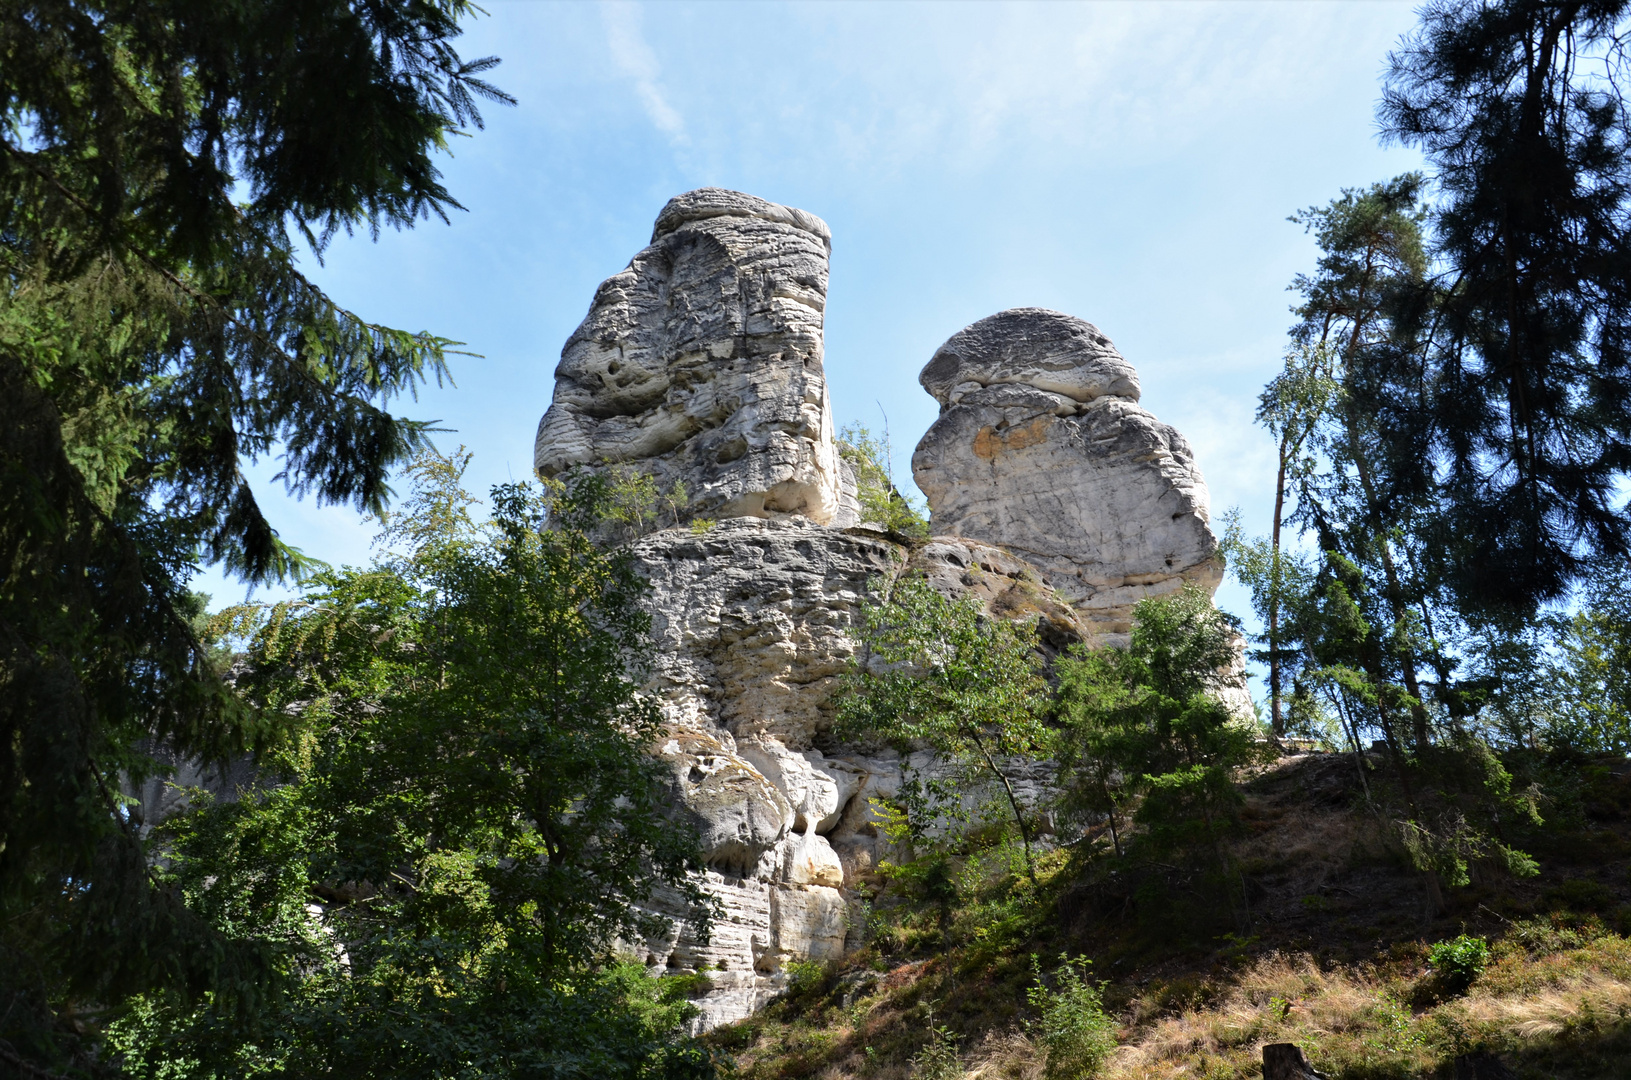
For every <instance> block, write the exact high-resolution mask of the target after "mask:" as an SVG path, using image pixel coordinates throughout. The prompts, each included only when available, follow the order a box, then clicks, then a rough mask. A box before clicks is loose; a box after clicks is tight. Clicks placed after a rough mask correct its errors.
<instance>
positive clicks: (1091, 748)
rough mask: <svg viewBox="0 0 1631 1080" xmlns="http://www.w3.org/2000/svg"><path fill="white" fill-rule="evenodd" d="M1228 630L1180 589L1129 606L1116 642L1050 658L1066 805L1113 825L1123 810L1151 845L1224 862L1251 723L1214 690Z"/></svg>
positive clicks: (1223, 617)
mask: <svg viewBox="0 0 1631 1080" xmlns="http://www.w3.org/2000/svg"><path fill="white" fill-rule="evenodd" d="M1237 634H1238V629H1237V623H1236V620H1235V619H1234V618H1233V616H1230V615H1227V614H1225V613H1224V612H1221V611H1219V610H1217V609H1216V608H1215V607H1213V606H1212V601H1211V598H1210V597H1208V596H1207V595H1206V593H1205V592H1203V591H1202V590H1201V589H1199V588H1197V587H1195V586H1193V585H1186V586H1185V587H1184V589H1183V590H1182V591H1180V592H1177V593H1174V594H1172V595H1170V596H1164V597H1156V598H1153V599H1148V600H1142V601H1140V602H1139V604H1138V607H1137V608H1136V609H1134V622H1133V630H1132V634H1131V636H1130V638H1129V641H1128V645H1127V648H1126V649H1113V648H1103V649H1096V650H1089V649H1086V648H1084V647H1083V646H1080V645H1078V646H1074V647H1073V648H1072V649H1071V650H1070V652H1069V653H1067V654H1066V655H1065V656H1064V657H1061V658H1060V659H1059V660H1058V661H1056V663H1055V671H1056V674H1057V675H1058V678H1059V687H1058V691H1057V696H1056V699H1055V715H1056V718H1057V720H1058V721H1059V723H1060V725H1061V728H1062V730H1061V734H1060V738H1059V743H1058V748H1059V750H1058V753H1059V764H1060V769H1061V776H1060V783H1061V788H1062V792H1063V794H1062V800H1063V803H1064V806H1065V809H1066V810H1067V812H1073V814H1074V815H1075V816H1078V817H1083V816H1087V815H1092V814H1106V815H1108V816H1109V818H1110V823H1111V825H1112V828H1114V825H1115V819H1116V817H1117V815H1118V814H1120V813H1121V812H1122V809H1123V808H1124V807H1129V806H1132V807H1135V809H1134V810H1133V814H1132V817H1133V819H1134V820H1135V821H1137V822H1138V824H1140V825H1141V826H1143V827H1144V829H1145V833H1146V837H1147V843H1148V844H1149V845H1150V846H1151V847H1152V848H1153V849H1155V850H1159V851H1182V850H1186V849H1195V848H1198V849H1200V850H1203V851H1209V852H1212V853H1214V854H1215V855H1216V856H1217V857H1218V858H1219V859H1224V860H1225V861H1226V859H1225V856H1224V855H1223V851H1222V848H1221V846H1220V845H1221V842H1222V840H1223V839H1224V838H1225V837H1226V836H1227V835H1228V834H1229V833H1230V831H1231V830H1232V829H1233V827H1234V826H1235V825H1236V824H1237V822H1238V813H1239V807H1240V801H1241V800H1240V793H1239V792H1238V791H1237V790H1236V788H1235V785H1234V781H1233V777H1232V771H1233V770H1234V769H1235V768H1237V767H1239V766H1241V765H1245V764H1247V763H1249V762H1251V761H1253V760H1254V759H1255V758H1256V756H1257V754H1258V750H1257V749H1256V744H1255V742H1254V737H1255V735H1256V729H1255V726H1254V725H1252V724H1250V723H1248V722H1243V721H1242V719H1241V718H1240V717H1238V716H1235V715H1234V714H1233V713H1231V712H1230V710H1229V707H1228V705H1227V704H1225V703H1224V701H1223V700H1222V698H1221V697H1220V696H1219V694H1218V690H1219V684H1220V680H1221V679H1222V678H1223V677H1225V674H1226V673H1227V671H1228V670H1229V669H1230V668H1231V667H1232V665H1233V664H1234V661H1235V648H1236V645H1235V642H1236V640H1237ZM1112 836H1113V837H1114V838H1115V844H1116V850H1117V853H1118V854H1120V853H1121V852H1122V850H1123V842H1122V841H1121V839H1120V837H1119V835H1116V834H1115V833H1114V832H1113V833H1112Z"/></svg>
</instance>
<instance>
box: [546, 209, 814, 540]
mask: <svg viewBox="0 0 1631 1080" xmlns="http://www.w3.org/2000/svg"><path fill="white" fill-rule="evenodd" d="M831 246H832V235H831V233H830V232H829V231H828V229H827V226H826V224H825V223H823V222H822V221H821V219H820V218H817V217H815V216H814V215H812V214H807V213H805V212H804V211H802V210H793V209H790V208H788V207H785V206H778V205H776V204H775V203H770V202H766V201H765V200H763V199H758V198H755V197H753V196H752V195H744V194H741V193H740V192H735V191H724V190H721V189H719V188H702V189H700V190H698V191H691V192H687V193H686V194H684V195H680V196H678V197H676V198H674V199H672V200H671V201H670V202H669V203H668V205H667V206H665V207H663V210H662V213H660V214H659V215H658V216H657V224H656V228H655V229H654V230H653V232H652V237H651V246H650V247H647V248H646V249H645V250H644V251H641V252H640V253H639V254H638V255H636V256H635V257H634V259H633V261H631V262H630V263H629V265H628V267H627V269H625V270H623V272H622V273H619V274H616V275H614V276H612V277H610V278H608V279H607V280H606V281H605V282H604V283H602V284H601V286H600V288H599V290H598V291H597V292H596V293H595V299H594V303H593V304H592V305H591V306H590V309H589V314H588V316H587V317H586V318H585V319H584V320H583V323H582V325H581V326H579V327H578V329H577V330H576V332H574V333H573V334H572V336H571V337H570V338H569V339H568V340H567V342H566V346H565V347H564V348H563V349H562V350H561V362H560V365H559V366H558V367H557V368H556V369H555V397H554V400H553V402H552V403H551V405H550V407H549V411H548V412H546V413H545V414H544V418H543V420H542V421H541V422H540V423H539V425H538V435H537V440H536V442H535V444H534V452H533V462H534V465H535V467H536V468H537V469H538V471H539V472H540V473H542V474H543V475H545V476H554V475H556V474H558V473H561V472H563V471H565V470H567V469H569V468H571V467H572V466H575V465H582V466H587V467H591V468H593V467H599V466H602V465H608V464H610V465H616V464H620V463H624V462H633V461H638V462H639V463H640V469H641V470H642V471H644V472H647V473H650V474H652V475H653V476H654V477H655V478H656V480H657V483H658V486H659V487H660V488H661V489H662V490H663V491H665V492H672V491H674V490H675V487H676V485H677V484H681V483H683V484H684V486H685V489H686V491H687V493H688V495H689V497H690V503H689V507H688V508H687V513H688V514H689V515H690V516H694V517H706V518H727V517H741V516H756V517H778V516H787V515H792V514H802V515H803V516H804V517H806V518H809V519H810V520H811V521H814V522H817V523H820V524H828V523H831V522H833V521H834V519H835V517H837V516H838V514H839V489H840V483H841V480H840V474H839V465H838V456H837V453H836V451H835V449H834V443H833V436H832V417H831V409H830V408H829V406H828V400H827V381H826V375H825V373H824V372H823V369H822V364H821V350H822V338H821V327H822V313H823V311H824V309H825V307H826V300H827V256H828V254H829V252H830V250H831Z"/></svg>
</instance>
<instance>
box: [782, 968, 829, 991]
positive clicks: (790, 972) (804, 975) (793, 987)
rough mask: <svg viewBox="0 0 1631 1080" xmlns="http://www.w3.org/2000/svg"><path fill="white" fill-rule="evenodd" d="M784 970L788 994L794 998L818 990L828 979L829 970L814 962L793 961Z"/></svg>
mask: <svg viewBox="0 0 1631 1080" xmlns="http://www.w3.org/2000/svg"><path fill="white" fill-rule="evenodd" d="M782 970H784V971H786V972H787V992H788V993H789V994H791V995H792V996H794V997H802V996H803V995H805V994H808V993H810V992H811V991H813V990H815V989H817V988H818V987H819V986H820V985H821V984H822V983H823V982H825V981H826V978H827V969H826V968H824V967H822V966H821V965H820V964H818V963H816V962H815V961H813V960H793V961H790V962H789V963H788V964H787V965H786V966H785V967H784V968H783V969H782Z"/></svg>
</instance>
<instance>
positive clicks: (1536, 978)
mask: <svg viewBox="0 0 1631 1080" xmlns="http://www.w3.org/2000/svg"><path fill="white" fill-rule="evenodd" d="M1344 768H1346V769H1349V770H1350V771H1351V768H1352V766H1351V765H1344V764H1343V763H1342V762H1341V761H1340V760H1336V759H1335V757H1334V755H1314V756H1313V757H1312V758H1310V759H1304V760H1303V761H1302V762H1301V763H1299V762H1295V761H1294V762H1290V763H1283V764H1282V765H1280V766H1276V767H1274V768H1271V769H1269V770H1267V771H1266V772H1265V773H1264V774H1263V775H1262V776H1261V777H1260V778H1259V779H1258V780H1255V781H1252V782H1249V783H1246V784H1245V785H1244V786H1243V791H1244V793H1245V795H1246V799H1247V803H1246V809H1245V812H1244V815H1243V817H1244V819H1245V823H1246V830H1247V831H1246V835H1245V836H1243V837H1242V838H1241V839H1240V840H1239V841H1238V842H1236V843H1235V844H1234V845H1233V847H1232V848H1231V851H1230V855H1231V859H1232V860H1233V863H1234V866H1235V868H1236V869H1235V875H1234V877H1233V878H1230V879H1228V880H1225V879H1224V877H1223V875H1221V874H1220V873H1219V872H1218V871H1217V870H1216V869H1208V868H1206V867H1204V866H1203V867H1200V868H1198V869H1197V868H1186V867H1183V866H1180V865H1172V866H1165V867H1163V866H1145V867H1141V868H1128V869H1127V870H1126V871H1122V870H1119V869H1118V868H1116V867H1115V866H1114V865H1113V864H1112V865H1111V868H1110V869H1105V868H1104V867H1103V866H1102V865H1101V866H1100V867H1099V869H1098V870H1097V871H1096V872H1087V871H1085V870H1084V866H1083V862H1082V860H1081V859H1079V858H1073V857H1072V854H1071V853H1067V852H1062V851H1058V850H1055V851H1052V852H1049V853H1047V854H1046V855H1044V856H1042V857H1041V858H1039V859H1038V862H1037V874H1036V880H1035V881H1034V882H1032V881H1030V880H1028V879H1027V878H1026V876H1025V875H1024V874H1022V873H1018V872H1015V869H1014V867H1013V865H1012V863H1011V862H1005V861H1004V860H1003V859H1002V858H1000V857H997V854H999V853H986V854H985V855H984V856H980V855H979V854H976V855H975V856H974V857H972V858H969V859H966V860H964V861H957V860H951V861H948V862H947V863H946V865H945V866H943V867H941V868H940V869H938V870H936V871H934V872H932V873H925V874H922V875H919V876H918V877H917V878H915V879H913V880H912V882H911V884H910V887H909V888H908V887H905V885H904V884H902V883H901V882H896V883H894V886H896V887H892V886H891V883H887V882H880V883H876V893H875V895H874V896H873V897H872V898H871V899H872V907H871V911H872V915H871V917H870V918H869V920H868V929H869V932H870V935H871V939H870V941H869V942H868V943H867V944H866V946H865V947H864V948H862V949H860V950H859V951H857V952H855V953H852V954H851V955H850V956H848V957H847V958H846V959H845V961H844V963H843V964H842V965H841V966H838V967H833V968H829V969H827V970H825V971H824V972H823V973H822V974H821V976H820V977H819V978H817V977H815V976H814V974H813V973H811V972H804V971H801V972H800V973H799V975H800V978H799V979H798V990H797V992H795V993H792V994H789V995H787V996H786V997H784V998H783V999H782V1000H780V1001H778V1002H776V1003H774V1004H773V1005H772V1006H770V1008H768V1009H767V1010H766V1011H765V1012H763V1013H761V1014H760V1015H758V1016H756V1017H753V1018H752V1019H751V1020H748V1021H745V1022H743V1023H742V1024H739V1025H734V1026H731V1027H727V1028H723V1029H720V1030H718V1031H715V1032H713V1033H712V1034H711V1035H710V1036H708V1038H709V1040H710V1041H711V1042H712V1043H713V1045H714V1046H716V1047H717V1048H719V1049H721V1050H723V1051H726V1052H727V1053H729V1054H730V1055H731V1056H732V1057H733V1058H734V1060H735V1063H736V1067H737V1070H738V1075H739V1076H741V1077H742V1078H744V1080H794V1078H802V1077H811V1078H818V1080H837V1078H839V1077H857V1078H867V1080H873V1078H876V1080H911V1078H914V1077H917V1078H930V1077H932V1078H933V1080H952V1078H955V1077H958V1076H966V1077H970V1078H973V1077H978V1078H980V1080H995V1078H1011V1080H1045V1078H1046V1077H1049V1076H1050V1075H1051V1076H1058V1077H1067V1076H1068V1077H1071V1078H1073V1080H1074V1078H1077V1077H1083V1078H1086V1077H1094V1076H1097V1077H1099V1078H1102V1080H1122V1078H1134V1077H1138V1078H1165V1077H1174V1078H1175V1077H1179V1076H1183V1077H1207V1078H1219V1080H1222V1078H1246V1077H1253V1078H1255V1077H1259V1076H1261V1061H1262V1047H1263V1045H1264V1044H1266V1043H1270V1042H1292V1043H1296V1044H1298V1045H1300V1046H1301V1047H1303V1049H1304V1052H1305V1053H1306V1054H1307V1056H1308V1058H1309V1060H1310V1061H1311V1062H1312V1064H1313V1065H1314V1067H1315V1068H1317V1069H1319V1070H1320V1071H1321V1072H1323V1073H1324V1074H1326V1075H1327V1076H1329V1077H1331V1078H1332V1080H1383V1078H1400V1080H1403V1078H1405V1077H1412V1078H1414V1077H1423V1078H1425V1077H1440V1078H1444V1080H1448V1078H1449V1077H1450V1076H1451V1075H1452V1073H1453V1069H1452V1062H1453V1060H1454V1059H1455V1057H1456V1056H1457V1055H1460V1054H1464V1053H1467V1052H1470V1051H1472V1050H1490V1051H1493V1052H1495V1053H1497V1054H1499V1055H1500V1056H1501V1057H1502V1058H1503V1059H1504V1060H1505V1061H1506V1062H1507V1063H1508V1064H1509V1065H1510V1066H1511V1067H1513V1068H1514V1069H1515V1070H1516V1072H1517V1075H1518V1076H1519V1077H1537V1078H1538V1077H1548V1078H1551V1077H1555V1078H1559V1080H1574V1078H1579V1080H1585V1078H1598V1077H1616V1076H1626V1075H1631V941H1628V940H1627V938H1626V936H1625V934H1626V932H1627V931H1628V930H1631V925H1628V924H1631V918H1628V912H1631V907H1628V906H1627V904H1626V903H1625V902H1624V900H1625V897H1626V895H1627V894H1628V893H1631V860H1627V858H1626V855H1627V853H1628V851H1631V845H1628V844H1627V843H1626V842H1625V840H1624V839H1623V837H1622V835H1621V833H1622V831H1625V828H1626V825H1627V823H1628V818H1631V815H1625V816H1621V815H1618V814H1616V815H1614V816H1610V817H1607V818H1605V817H1602V816H1597V817H1592V816H1590V815H1582V816H1581V817H1579V818H1577V819H1575V820H1573V821H1571V822H1568V823H1567V827H1566V828H1559V829H1555V830H1553V831H1551V832H1549V833H1546V834H1544V835H1539V834H1537V835H1536V836H1534V837H1531V838H1530V844H1531V848H1530V849H1531V850H1533V851H1535V852H1536V854H1537V856H1538V857H1539V860H1540V863H1541V868H1542V873H1541V875H1540V877H1538V878H1535V879H1519V878H1513V877H1510V876H1503V875H1502V874H1501V873H1499V872H1498V870H1496V869H1492V868H1490V867H1487V866H1485V867H1474V868H1473V870H1474V872H1473V874H1472V875H1471V880H1470V881H1469V883H1468V885H1467V886H1465V887H1464V888H1460V889H1457V890H1452V891H1451V892H1450V894H1449V895H1448V896H1447V897H1446V907H1445V909H1444V910H1443V911H1441V912H1439V913H1437V915H1436V916H1435V915H1430V914H1429V913H1427V912H1425V911H1423V910H1422V908H1421V896H1420V886H1419V883H1418V878H1417V877H1416V875H1415V872H1414V871H1413V870H1412V869H1411V867H1410V866H1409V863H1408V861H1407V860H1405V859H1402V858H1401V857H1400V856H1399V854H1398V853H1397V852H1396V851H1393V850H1390V848H1389V846H1388V844H1387V843H1386V842H1385V839H1384V838H1383V837H1382V836H1381V835H1380V833H1379V830H1378V829H1377V828H1376V826H1375V822H1374V821H1373V819H1371V818H1370V816H1369V815H1368V812H1367V811H1366V810H1365V809H1364V807H1363V806H1362V804H1360V803H1359V802H1358V800H1357V799H1353V798H1349V797H1348V795H1351V794H1352V792H1351V791H1348V792H1347V795H1341V797H1339V794H1340V792H1339V789H1340V790H1341V791H1347V789H1346V788H1342V787H1341V784H1342V783H1345V781H1342V776H1343V775H1344V774H1343V772H1342V770H1343V769H1344ZM1123 879H1127V880H1123ZM1163 890H1164V891H1165V895H1164V896H1159V897H1158V896H1157V894H1159V893H1162V892H1163ZM1208 901H1210V902H1208ZM1050 958H1051V960H1050ZM1062 961H1063V962H1062ZM1062 1032H1063V1033H1066V1035H1065V1036H1064V1037H1062V1036H1061V1033H1062ZM1072 1039H1074V1043H1075V1047H1076V1050H1077V1051H1078V1052H1079V1053H1080V1056H1079V1057H1077V1058H1075V1060H1074V1061H1071V1062H1070V1063H1069V1064H1068V1065H1067V1064H1065V1062H1066V1059H1067V1058H1068V1057H1069V1054H1068V1053H1054V1054H1050V1049H1053V1048H1055V1047H1061V1046H1064V1045H1065V1044H1067V1043H1070V1042H1071V1041H1072ZM1050 1060H1051V1061H1056V1062H1058V1063H1059V1064H1060V1068H1058V1069H1057V1070H1055V1071H1050V1069H1049V1063H1050Z"/></svg>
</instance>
